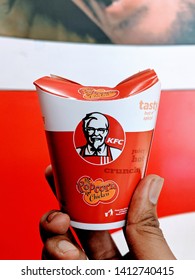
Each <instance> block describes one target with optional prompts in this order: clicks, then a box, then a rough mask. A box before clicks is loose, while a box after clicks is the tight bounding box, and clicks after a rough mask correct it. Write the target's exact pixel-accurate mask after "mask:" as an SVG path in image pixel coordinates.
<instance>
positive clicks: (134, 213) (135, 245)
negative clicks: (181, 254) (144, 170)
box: [126, 175, 175, 260]
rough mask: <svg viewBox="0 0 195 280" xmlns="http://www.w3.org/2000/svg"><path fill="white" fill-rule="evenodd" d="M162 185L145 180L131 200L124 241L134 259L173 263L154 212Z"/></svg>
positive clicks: (156, 180)
mask: <svg viewBox="0 0 195 280" xmlns="http://www.w3.org/2000/svg"><path fill="white" fill-rule="evenodd" d="M163 181H164V180H163V179H162V178H161V177H159V176H157V175H149V176H147V177H145V178H144V179H142V180H141V182H140V183H139V184H138V187H137V188H136V190H135V193H134V195H133V197H132V201H131V203H130V207H129V211H128V216H127V225H126V239H127V242H128V244H129V246H130V250H131V252H133V254H134V256H135V258H136V259H156V260H157V259H175V257H174V255H173V253H172V252H171V250H170V248H169V246H168V244H167V242H166V240H165V238H164V236H163V233H162V231H161V229H160V227H159V221H158V216H157V211H156V205H157V201H158V198H159V195H160V192H161V189H162V186H163Z"/></svg>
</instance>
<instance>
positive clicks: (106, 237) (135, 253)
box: [40, 167, 175, 260]
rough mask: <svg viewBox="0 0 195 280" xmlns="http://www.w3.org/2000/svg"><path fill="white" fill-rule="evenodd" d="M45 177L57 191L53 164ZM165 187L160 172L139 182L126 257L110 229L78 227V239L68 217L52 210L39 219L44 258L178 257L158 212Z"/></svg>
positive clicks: (130, 216) (127, 233) (131, 208)
mask: <svg viewBox="0 0 195 280" xmlns="http://www.w3.org/2000/svg"><path fill="white" fill-rule="evenodd" d="M46 178H47V180H48V182H49V185H50V186H51V188H52V190H53V192H54V193H55V186H54V180H53V175H52V169H51V167H48V168H47V170H46ZM162 186H163V179H162V178H161V177H159V176H157V175H148V176H147V177H145V178H144V179H142V180H141V181H140V183H139V184H138V186H137V188H136V190H135V192H134V195H133V197H132V200H131V203H130V205H129V210H128V214H127V221H126V226H125V228H124V233H125V237H126V240H127V244H128V246H129V248H130V253H128V254H127V255H126V256H123V257H122V256H121V255H120V253H119V251H118V249H117V248H116V246H115V244H114V242H113V240H112V238H111V236H110V234H109V232H108V231H89V230H80V229H79V230H78V229H75V232H76V234H77V236H78V238H79V242H78V239H77V240H76V239H75V237H74V236H75V235H73V234H72V229H71V228H70V218H69V216H68V215H67V214H66V213H62V212H60V211H57V210H52V211H49V212H48V213H46V214H44V215H43V217H42V218H41V221H40V234H41V238H42V241H43V253H42V257H43V259H55V260H86V259H93V260H98V259H102V260H108V259H109V260H113V259H137V260H150V259H155V260H174V259H175V256H174V255H173V253H172V251H171V250H170V248H169V246H168V244H167V242H166V240H165V238H164V236H163V233H162V231H161V229H160V226H159V222H158V217H157V212H156V206H157V201H158V197H159V195H160V192H161V189H162ZM81 244H82V245H81ZM81 246H82V248H81Z"/></svg>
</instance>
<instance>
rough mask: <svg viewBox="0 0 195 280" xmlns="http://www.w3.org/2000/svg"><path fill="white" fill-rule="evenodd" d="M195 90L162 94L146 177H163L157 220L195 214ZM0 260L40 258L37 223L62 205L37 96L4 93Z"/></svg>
mask: <svg viewBox="0 0 195 280" xmlns="http://www.w3.org/2000/svg"><path fill="white" fill-rule="evenodd" d="M194 115H195V91H192V90H191V91H163V92H162V97H161V103H160V108H159V116H158V121H157V127H156V131H155V136H154V141H153V146H152V151H151V157H150V162H149V166H148V172H147V173H156V174H158V175H160V176H162V177H164V178H165V184H164V188H163V191H162V194H161V196H160V200H159V205H158V213H159V217H163V216H168V215H172V214H177V213H184V212H190V211H195V187H194V182H195V144H194V143H195V131H194V130H195V129H194ZM0 128H1V136H0V182H1V183H0V185H1V194H0V210H1V219H0V229H1V230H0V246H1V249H0V259H40V256H41V248H42V244H41V241H40V237H39V229H38V225H39V219H40V217H41V216H42V214H44V213H45V212H46V211H48V210H50V209H53V208H57V207H58V203H57V201H56V199H55V198H54V196H53V195H52V192H51V191H50V189H49V187H48V185H47V183H46V181H45V178H44V170H45V167H46V166H47V165H48V164H49V156H48V151H47V145H46V140H45V135H44V128H43V124H42V120H41V113H40V108H39V104H38V99H37V96H36V93H35V92H34V91H0Z"/></svg>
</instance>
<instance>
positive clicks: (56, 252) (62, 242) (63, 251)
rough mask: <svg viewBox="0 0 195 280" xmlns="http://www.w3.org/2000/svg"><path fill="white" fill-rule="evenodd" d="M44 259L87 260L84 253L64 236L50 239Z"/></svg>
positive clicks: (47, 242)
mask: <svg viewBox="0 0 195 280" xmlns="http://www.w3.org/2000/svg"><path fill="white" fill-rule="evenodd" d="M42 259H47V260H86V259H87V257H86V255H85V253H84V251H83V250H82V249H81V248H80V247H79V246H77V245H76V244H73V243H72V242H71V240H70V239H68V238H67V237H66V236H64V235H58V236H54V237H52V238H48V239H47V240H46V242H45V244H44V247H43V252H42Z"/></svg>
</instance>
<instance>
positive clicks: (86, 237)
mask: <svg viewBox="0 0 195 280" xmlns="http://www.w3.org/2000/svg"><path fill="white" fill-rule="evenodd" d="M75 231H76V233H77V235H78V237H79V240H80V241H81V244H82V246H83V248H84V250H85V252H86V254H87V256H88V258H89V259H92V260H114V259H121V254H120V253H119V250H118V249H117V247H116V245H115V243H114V242H113V239H112V238H111V236H110V233H109V232H108V231H90V230H81V229H75Z"/></svg>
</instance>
